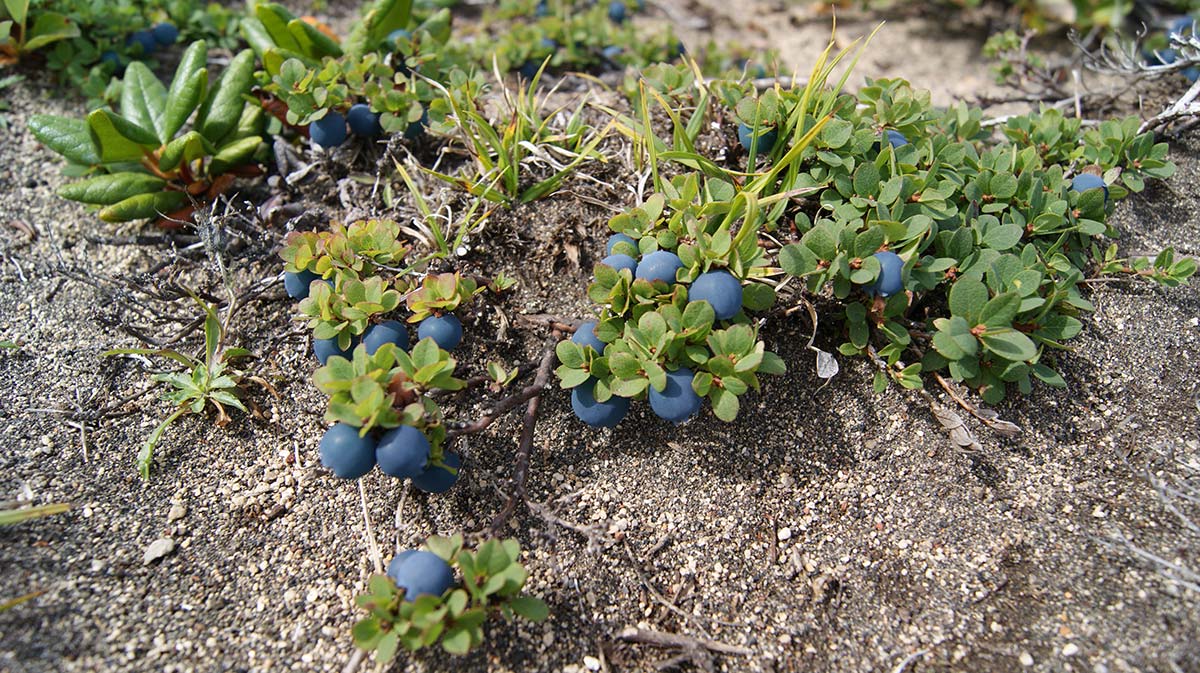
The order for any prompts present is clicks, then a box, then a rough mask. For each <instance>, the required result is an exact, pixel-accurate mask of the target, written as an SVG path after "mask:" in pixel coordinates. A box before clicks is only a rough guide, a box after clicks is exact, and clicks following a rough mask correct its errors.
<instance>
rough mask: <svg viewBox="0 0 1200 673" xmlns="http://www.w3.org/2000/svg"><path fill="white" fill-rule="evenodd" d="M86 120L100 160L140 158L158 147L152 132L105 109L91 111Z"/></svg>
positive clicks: (131, 160) (123, 160)
mask: <svg viewBox="0 0 1200 673" xmlns="http://www.w3.org/2000/svg"><path fill="white" fill-rule="evenodd" d="M87 123H88V127H89V128H91V130H92V139H93V141H95V143H96V146H97V147H99V148H100V161H101V162H103V163H106V164H109V163H119V162H136V161H141V160H142V159H143V158H145V157H146V155H147V154H148V153H149V152H151V151H152V150H154V149H156V148H157V147H158V137H157V136H155V135H154V133H152V132H151V131H149V130H147V129H145V128H142V127H141V126H139V125H137V124H135V123H133V122H131V121H129V120H128V119H125V118H124V117H122V116H120V115H118V114H114V113H112V112H109V111H108V110H95V111H93V112H92V113H91V114H89V115H88V117H87Z"/></svg>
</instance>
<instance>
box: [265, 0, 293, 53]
mask: <svg viewBox="0 0 1200 673" xmlns="http://www.w3.org/2000/svg"><path fill="white" fill-rule="evenodd" d="M254 16H255V18H257V19H258V20H259V22H260V23H261V24H262V26H263V29H264V30H266V32H267V34H268V35H270V36H271V41H272V42H274V43H275V46H277V47H281V48H283V49H287V50H288V51H294V52H301V53H302V49H301V47H300V43H299V42H297V41H296V37H295V36H294V35H292V32H291V31H289V30H288V28H287V24H288V22H289V21H291V20H292V19H294V18H295V16H294V15H293V14H292V13H291V12H289V11H288V10H287V9H286V8H284V7H283V5H279V4H276V3H273V2H264V3H261V4H259V5H257V6H256V7H255V8H254Z"/></svg>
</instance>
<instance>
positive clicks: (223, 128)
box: [195, 49, 254, 143]
mask: <svg viewBox="0 0 1200 673" xmlns="http://www.w3.org/2000/svg"><path fill="white" fill-rule="evenodd" d="M253 83H254V52H253V51H251V50H249V49H243V50H242V51H241V52H239V53H238V55H237V56H234V57H233V60H232V61H230V62H229V66H228V67H226V68H225V72H223V73H221V79H220V80H218V81H217V83H216V84H215V85H214V86H213V87H212V88H211V89H210V90H209V92H208V97H207V98H206V99H205V101H204V105H203V106H202V107H201V108H200V112H199V114H198V115H197V117H196V124H195V126H196V127H197V128H199V129H200V134H201V135H203V136H204V137H205V138H206V139H208V141H209V142H214V143H215V142H219V141H221V140H222V139H223V138H224V137H225V134H227V133H229V132H230V131H231V130H232V129H233V128H234V127H235V126H236V125H237V123H238V120H239V119H241V117H242V108H244V107H245V106H246V99H245V98H243V96H244V95H246V94H247V93H249V92H250V87H251V85H253Z"/></svg>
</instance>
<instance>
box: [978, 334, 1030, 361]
mask: <svg viewBox="0 0 1200 673" xmlns="http://www.w3.org/2000/svg"><path fill="white" fill-rule="evenodd" d="M979 339H980V341H982V342H983V345H984V346H986V347H987V349H988V350H990V351H992V352H993V353H995V354H996V355H999V356H1000V357H1003V358H1005V359H1008V360H1012V361H1014V362H1026V361H1028V360H1032V359H1034V358H1035V357H1037V346H1036V345H1034V343H1033V340H1032V339H1030V338H1029V337H1027V336H1025V335H1024V334H1022V333H1021V332H1018V331H1017V330H1014V329H1000V330H988V331H986V332H984V333H983V334H981V335H980V337H979Z"/></svg>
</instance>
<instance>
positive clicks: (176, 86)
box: [159, 40, 208, 145]
mask: <svg viewBox="0 0 1200 673" xmlns="http://www.w3.org/2000/svg"><path fill="white" fill-rule="evenodd" d="M207 62H208V46H207V45H206V44H205V42H204V40H199V41H197V42H193V43H192V44H191V46H189V47H188V48H187V50H186V51H185V52H183V57H182V58H181V59H180V61H179V67H177V68H175V78H174V79H172V80H171V88H170V89H169V90H168V91H167V110H166V113H165V115H164V119H163V128H162V134H161V135H160V136H159V140H160V141H161V142H162V144H164V145H165V144H167V143H169V142H170V141H171V139H172V138H174V137H175V134H176V133H178V132H179V129H181V128H183V125H184V124H185V123H186V122H187V120H188V117H190V116H192V112H193V111H195V109H196V106H197V105H199V104H200V101H201V100H203V99H204V93H205V91H204V90H205V88H206V87H207V86H208V71H207V70H206V69H205V67H204V66H205V64H206V63H207Z"/></svg>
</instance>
